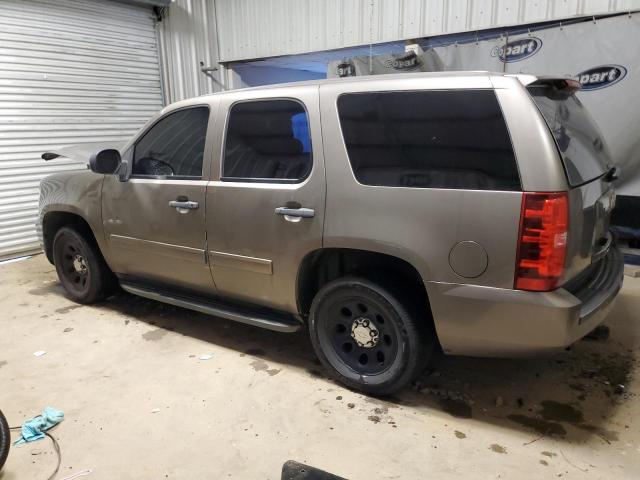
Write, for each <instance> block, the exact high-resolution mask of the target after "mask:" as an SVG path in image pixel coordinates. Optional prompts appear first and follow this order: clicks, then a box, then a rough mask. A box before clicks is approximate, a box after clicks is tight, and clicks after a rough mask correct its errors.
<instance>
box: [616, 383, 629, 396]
mask: <svg viewBox="0 0 640 480" xmlns="http://www.w3.org/2000/svg"><path fill="white" fill-rule="evenodd" d="M626 391H627V388H626V387H625V386H624V385H622V384H621V383H619V384H618V385H616V388H615V389H614V390H613V393H615V394H616V395H622V394H623V393H624V392H626Z"/></svg>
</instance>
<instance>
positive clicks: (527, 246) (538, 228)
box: [514, 192, 569, 292]
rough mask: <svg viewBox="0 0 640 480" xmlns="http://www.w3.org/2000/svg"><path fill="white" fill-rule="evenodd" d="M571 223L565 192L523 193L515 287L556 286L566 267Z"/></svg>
mask: <svg viewBox="0 0 640 480" xmlns="http://www.w3.org/2000/svg"><path fill="white" fill-rule="evenodd" d="M568 224H569V202H568V199H567V193H566V192H561V193H527V192H525V193H524V194H523V196H522V208H521V210H520V234H519V239H518V256H517V261H516V278H515V282H514V286H515V288H517V289H520V290H534V291H538V292H546V291H549V290H553V289H554V288H556V287H557V285H558V281H559V280H560V277H561V276H562V273H563V271H564V259H565V254H566V250H567V229H568Z"/></svg>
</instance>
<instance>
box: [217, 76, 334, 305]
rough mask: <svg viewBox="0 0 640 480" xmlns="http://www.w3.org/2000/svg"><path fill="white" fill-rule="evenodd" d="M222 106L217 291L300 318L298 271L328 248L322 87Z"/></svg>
mask: <svg viewBox="0 0 640 480" xmlns="http://www.w3.org/2000/svg"><path fill="white" fill-rule="evenodd" d="M288 93H294V94H292V95H288ZM283 94H284V95H283ZM220 102H221V103H220V107H219V110H218V111H219V115H218V122H219V123H218V124H219V125H223V126H225V128H220V129H217V130H218V131H219V135H218V137H217V138H216V141H214V144H215V145H216V146H215V147H214V148H215V150H214V152H215V153H214V163H213V165H214V167H213V170H212V182H211V183H210V184H209V186H208V188H207V239H208V250H209V260H210V265H211V269H212V272H213V278H214V281H215V283H216V288H217V290H218V292H219V293H220V294H222V295H224V296H228V297H233V298H236V299H240V300H245V301H248V302H252V303H259V304H262V305H265V306H269V307H273V308H277V309H282V310H286V311H290V312H295V311H296V279H297V274H298V267H299V266H300V264H301V262H302V260H303V258H304V257H305V255H307V254H308V253H309V252H311V251H313V250H315V249H318V248H321V247H322V230H323V221H324V199H325V191H326V184H325V174H324V161H323V154H322V136H321V129H320V112H319V106H318V87H317V86H309V87H295V89H292V91H291V92H289V91H286V92H285V91H284V90H283V89H274V90H272V91H267V92H265V91H262V92H239V93H228V94H225V95H223V96H222V97H221V100H220ZM217 155H220V157H219V162H217V163H216V162H215V157H216V156H217Z"/></svg>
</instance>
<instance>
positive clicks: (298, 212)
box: [276, 207, 316, 218]
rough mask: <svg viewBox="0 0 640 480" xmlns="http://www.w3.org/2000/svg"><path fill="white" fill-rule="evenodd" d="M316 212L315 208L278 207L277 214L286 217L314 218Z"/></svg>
mask: <svg viewBox="0 0 640 480" xmlns="http://www.w3.org/2000/svg"><path fill="white" fill-rule="evenodd" d="M315 214H316V211H315V210H314V209H313V208H288V207H277V208H276V215H284V216H286V217H301V218H313V217H314V216H315Z"/></svg>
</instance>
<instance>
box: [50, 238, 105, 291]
mask: <svg viewBox="0 0 640 480" xmlns="http://www.w3.org/2000/svg"><path fill="white" fill-rule="evenodd" d="M53 260H54V264H55V266H56V271H57V272H58V278H59V279H60V283H62V286H63V287H64V289H65V290H66V291H67V293H68V294H69V296H70V297H71V298H72V299H73V300H74V301H76V302H78V303H84V304H87V303H94V302H97V301H100V300H103V299H104V298H106V297H107V296H108V295H109V294H110V293H111V292H112V290H113V285H114V284H115V278H114V275H113V273H112V272H111V270H109V267H108V266H107V264H106V263H105V261H104V259H103V258H102V255H101V254H100V251H99V250H98V247H97V245H95V243H94V242H90V241H88V240H87V238H86V237H85V236H84V235H83V234H82V233H81V232H80V231H79V230H77V229H76V228H74V227H62V228H61V229H60V230H58V232H57V233H56V235H55V237H54V239H53Z"/></svg>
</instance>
